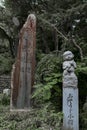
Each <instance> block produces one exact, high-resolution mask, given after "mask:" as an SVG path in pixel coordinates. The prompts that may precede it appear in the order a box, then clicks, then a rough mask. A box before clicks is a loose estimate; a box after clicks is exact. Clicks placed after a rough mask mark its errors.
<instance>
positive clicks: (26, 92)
mask: <svg viewBox="0 0 87 130" xmlns="http://www.w3.org/2000/svg"><path fill="white" fill-rule="evenodd" d="M35 45H36V17H35V15H34V14H30V15H29V16H28V18H27V20H26V22H25V24H24V25H23V28H22V29H21V31H20V39H19V47H18V53H17V60H16V62H15V65H14V70H13V72H12V81H11V87H12V94H11V96H12V97H11V109H29V108H30V106H31V93H32V87H33V84H34V70H35Z"/></svg>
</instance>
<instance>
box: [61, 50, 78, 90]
mask: <svg viewBox="0 0 87 130" xmlns="http://www.w3.org/2000/svg"><path fill="white" fill-rule="evenodd" d="M63 60H64V62H63V70H64V71H63V87H75V88H76V87H77V82H78V81H77V76H76V75H75V72H74V71H75V68H76V63H75V61H74V55H73V53H72V52H71V51H66V52H64V54H63Z"/></svg>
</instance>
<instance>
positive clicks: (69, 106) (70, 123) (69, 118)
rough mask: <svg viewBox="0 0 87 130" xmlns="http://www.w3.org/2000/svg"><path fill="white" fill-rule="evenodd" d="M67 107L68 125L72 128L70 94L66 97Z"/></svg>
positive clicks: (71, 97)
mask: <svg viewBox="0 0 87 130" xmlns="http://www.w3.org/2000/svg"><path fill="white" fill-rule="evenodd" d="M67 105H68V109H69V115H68V122H67V123H68V125H69V126H70V127H73V118H74V116H73V114H72V111H73V110H72V105H73V95H72V94H71V93H69V96H68V97H67Z"/></svg>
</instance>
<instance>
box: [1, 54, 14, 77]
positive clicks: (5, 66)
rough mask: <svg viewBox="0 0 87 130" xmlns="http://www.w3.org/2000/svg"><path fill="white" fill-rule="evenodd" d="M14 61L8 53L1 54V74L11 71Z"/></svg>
mask: <svg viewBox="0 0 87 130" xmlns="http://www.w3.org/2000/svg"><path fill="white" fill-rule="evenodd" d="M12 63H13V61H12V58H11V57H9V56H8V53H6V54H2V55H0V75H1V74H8V73H9V72H11V68H12Z"/></svg>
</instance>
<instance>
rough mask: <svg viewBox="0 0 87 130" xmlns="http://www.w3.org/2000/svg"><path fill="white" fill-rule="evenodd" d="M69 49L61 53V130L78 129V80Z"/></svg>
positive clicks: (72, 56)
mask: <svg viewBox="0 0 87 130" xmlns="http://www.w3.org/2000/svg"><path fill="white" fill-rule="evenodd" d="M73 58H74V55H73V54H72V52H71V51H66V52H64V54H63V60H64V62H63V70H64V71H63V114H64V117H63V130H79V109H78V108H79V107H78V101H79V100H78V88H77V86H78V80H77V76H76V75H75V72H74V71H75V68H76V63H75V61H74V59H73Z"/></svg>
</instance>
